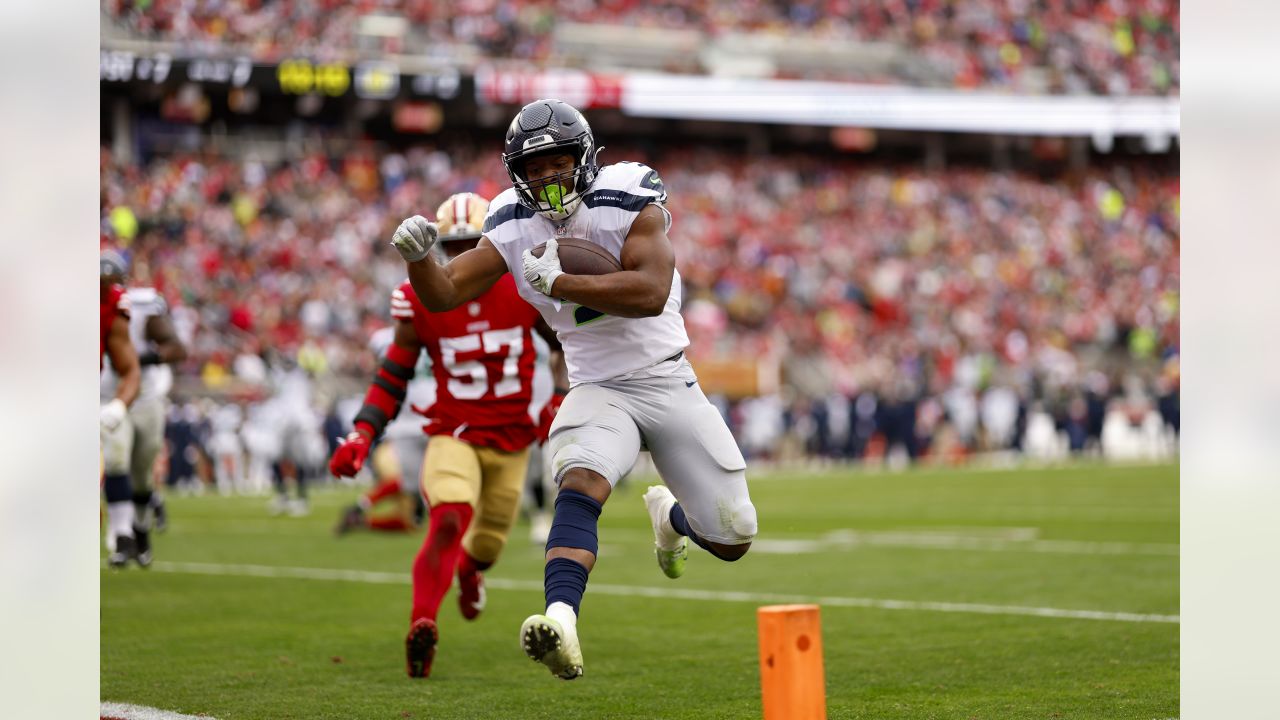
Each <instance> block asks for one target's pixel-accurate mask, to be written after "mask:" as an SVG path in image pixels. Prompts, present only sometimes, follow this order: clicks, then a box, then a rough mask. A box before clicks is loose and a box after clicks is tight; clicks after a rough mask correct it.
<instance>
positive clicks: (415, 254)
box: [391, 215, 440, 262]
mask: <svg viewBox="0 0 1280 720" xmlns="http://www.w3.org/2000/svg"><path fill="white" fill-rule="evenodd" d="M439 234H440V228H438V227H436V224H435V223H433V222H431V221H429V220H427V219H426V218H424V217H422V216H421V215H414V216H413V217H411V218H408V219H406V220H405V221H404V222H402V223H400V227H398V228H396V232H395V234H394V235H392V236H391V244H392V245H394V246H395V248H396V250H399V251H400V257H402V258H404V259H405V262H417V261H419V260H421V259H422V258H424V257H426V256H427V253H430V252H431V248H432V246H433V245H435V244H436V237H438V236H439Z"/></svg>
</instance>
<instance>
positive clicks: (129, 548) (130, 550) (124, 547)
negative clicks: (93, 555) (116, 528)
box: [107, 535, 138, 570]
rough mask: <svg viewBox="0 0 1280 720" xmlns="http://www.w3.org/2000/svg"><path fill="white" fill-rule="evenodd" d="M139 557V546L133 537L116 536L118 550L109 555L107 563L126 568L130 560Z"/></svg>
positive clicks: (117, 567)
mask: <svg viewBox="0 0 1280 720" xmlns="http://www.w3.org/2000/svg"><path fill="white" fill-rule="evenodd" d="M137 557H138V548H137V545H135V544H134V541H133V538H131V537H129V536H128V535H117V536H116V550H115V552H113V553H111V554H110V555H108V556H107V565H108V566H109V567H112V568H115V569H117V570H119V569H122V568H124V566H125V564H126V563H128V562H129V561H130V560H135V559H137Z"/></svg>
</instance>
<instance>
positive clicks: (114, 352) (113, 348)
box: [107, 315, 142, 407]
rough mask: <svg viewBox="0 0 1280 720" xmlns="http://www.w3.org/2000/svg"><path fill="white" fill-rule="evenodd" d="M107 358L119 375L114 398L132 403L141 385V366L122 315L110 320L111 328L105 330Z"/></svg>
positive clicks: (126, 321)
mask: <svg viewBox="0 0 1280 720" xmlns="http://www.w3.org/2000/svg"><path fill="white" fill-rule="evenodd" d="M107 358H108V359H110V360H111V367H112V368H113V369H114V370H115V371H116V374H117V375H119V376H120V384H119V385H117V386H116V397H115V399H117V400H119V401H120V402H122V403H124V404H125V406H126V407H127V406H129V405H132V404H133V400H134V398H136V397H138V390H139V388H141V387H142V367H141V366H140V365H139V364H138V351H137V350H134V348H133V341H132V340H130V339H129V320H128V319H127V318H126V317H125V316H123V315H117V316H116V317H115V318H113V319H112V320H111V329H110V330H109V331H108V332H107Z"/></svg>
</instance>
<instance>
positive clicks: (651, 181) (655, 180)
mask: <svg viewBox="0 0 1280 720" xmlns="http://www.w3.org/2000/svg"><path fill="white" fill-rule="evenodd" d="M640 184H641V185H642V186H644V187H647V188H649V189H650V190H653V191H654V192H662V178H660V177H658V171H657V170H654V171H653V172H651V173H649V174H648V175H645V176H644V180H641V181H640Z"/></svg>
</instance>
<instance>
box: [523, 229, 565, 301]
mask: <svg viewBox="0 0 1280 720" xmlns="http://www.w3.org/2000/svg"><path fill="white" fill-rule="evenodd" d="M559 248H560V243H558V242H556V239H555V238H551V239H550V240H548V241H547V249H546V250H543V251H542V257H534V256H533V250H525V251H524V279H525V280H528V281H529V284H530V285H532V286H533V287H534V289H536V290H537V291H538V292H540V293H542V294H543V295H547V296H550V295H551V288H552V287H553V286H554V285H555V284H556V279H557V278H559V277H560V276H561V275H563V274H564V270H561V269H560V250H559Z"/></svg>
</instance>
